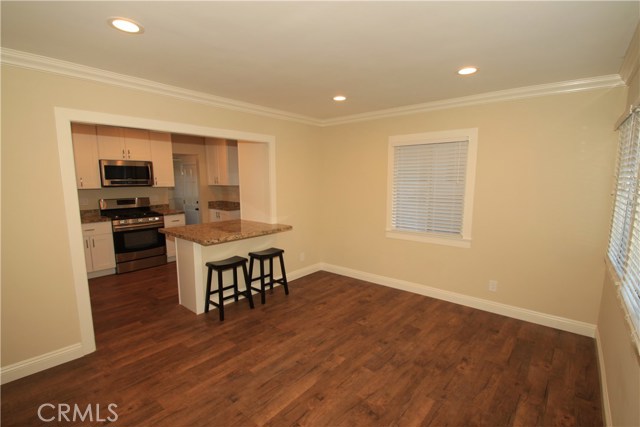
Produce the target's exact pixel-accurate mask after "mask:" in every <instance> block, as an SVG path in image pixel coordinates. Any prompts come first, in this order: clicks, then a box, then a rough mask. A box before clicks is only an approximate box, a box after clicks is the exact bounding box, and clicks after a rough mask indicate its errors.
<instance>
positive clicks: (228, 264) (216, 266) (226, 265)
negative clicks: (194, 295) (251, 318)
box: [204, 256, 253, 321]
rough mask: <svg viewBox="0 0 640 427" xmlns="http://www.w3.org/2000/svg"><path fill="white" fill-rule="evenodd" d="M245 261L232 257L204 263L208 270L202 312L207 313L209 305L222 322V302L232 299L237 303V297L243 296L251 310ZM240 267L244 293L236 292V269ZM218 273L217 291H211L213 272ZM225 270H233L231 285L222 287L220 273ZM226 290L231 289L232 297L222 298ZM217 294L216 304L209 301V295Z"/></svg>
mask: <svg viewBox="0 0 640 427" xmlns="http://www.w3.org/2000/svg"><path fill="white" fill-rule="evenodd" d="M247 261H248V260H247V259H246V258H243V257H240V256H234V257H231V258H227V259H223V260H220V261H212V262H208V263H206V266H207V267H208V268H209V271H208V272H207V293H206V295H205V298H204V300H205V301H204V312H205V313H208V312H209V305H213V306H214V307H217V308H218V313H219V315H220V320H221V321H222V320H224V300H226V299H230V298H233V299H234V300H235V301H238V295H244V296H245V297H246V298H247V299H248V300H249V307H251V308H253V298H252V296H251V287H250V282H249V280H248V279H249V273H247ZM239 267H242V273H243V274H242V276H243V277H244V283H245V287H246V289H245V290H244V291H239V290H238V268H239ZM214 270H215V271H217V272H218V289H215V290H213V291H212V290H211V276H212V273H213V271H214ZM227 270H233V283H232V284H230V285H228V286H224V284H223V281H222V273H223V272H224V271H227ZM228 289H233V295H228V296H226V297H225V296H224V295H223V293H224V291H226V290H228ZM214 294H218V302H213V301H211V299H210V297H211V295H214Z"/></svg>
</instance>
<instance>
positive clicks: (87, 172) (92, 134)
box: [71, 123, 100, 190]
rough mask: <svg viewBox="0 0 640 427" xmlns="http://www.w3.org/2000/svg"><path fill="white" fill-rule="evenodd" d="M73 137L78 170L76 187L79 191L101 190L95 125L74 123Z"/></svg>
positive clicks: (74, 155) (74, 157)
mask: <svg viewBox="0 0 640 427" xmlns="http://www.w3.org/2000/svg"><path fill="white" fill-rule="evenodd" d="M71 137H72V140H73V159H74V163H75V168H76V187H77V188H78V189H79V190H87V189H92V188H100V168H99V166H98V137H97V135H96V127H95V126H94V125H86V124H81V123H72V124H71Z"/></svg>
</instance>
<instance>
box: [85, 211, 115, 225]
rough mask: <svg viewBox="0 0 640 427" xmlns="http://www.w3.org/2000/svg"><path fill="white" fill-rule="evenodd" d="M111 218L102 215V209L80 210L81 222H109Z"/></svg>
mask: <svg viewBox="0 0 640 427" xmlns="http://www.w3.org/2000/svg"><path fill="white" fill-rule="evenodd" d="M109 221H111V219H110V218H107V217H106V216H101V215H100V211H99V210H98V209H91V210H86V211H80V223H81V224H89V223H92V222H109Z"/></svg>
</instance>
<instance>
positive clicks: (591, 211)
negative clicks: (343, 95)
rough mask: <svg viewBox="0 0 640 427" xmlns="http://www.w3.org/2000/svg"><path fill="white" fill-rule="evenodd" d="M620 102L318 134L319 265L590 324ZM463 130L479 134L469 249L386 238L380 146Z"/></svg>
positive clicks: (544, 103)
mask: <svg viewBox="0 0 640 427" xmlns="http://www.w3.org/2000/svg"><path fill="white" fill-rule="evenodd" d="M624 96H625V91H624V89H623V88H617V89H610V90H594V91H589V92H582V93H574V94H563V95H555V96H546V97H540V98H532V99H527V100H520V101H510V102H499V103H493V104H487V105H480V106H474V107H467V108H458V109H452V110H444V111H435V112H429V113H424V114H416V115H413V116H406V117H398V118H392V119H386V120H378V121H376V122H366V123H356V124H350V125H344V126H336V127H332V128H329V129H325V130H324V131H323V132H322V140H323V141H322V144H323V156H324V167H323V169H324V170H325V171H326V172H325V173H324V174H323V186H322V187H323V188H324V191H325V193H324V195H323V202H324V203H323V206H324V207H325V209H324V211H323V215H322V218H323V233H322V234H323V236H324V248H325V253H324V257H323V258H324V261H325V262H327V263H330V264H337V265H340V266H343V267H347V268H350V269H354V270H358V271H364V272H368V273H372V274H376V275H380V276H384V277H393V278H397V279H401V280H405V281H408V282H411V283H414V284H418V285H423V286H430V287H433V288H438V289H442V290H447V291H452V292H456V293H459V294H463V295H468V296H472V297H477V298H483V299H487V300H491V301H496V302H499V303H503V304H508V305H511V306H516V307H520V308H523V309H529V310H534V311H537V312H541V313H546V314H550V315H555V316H560V317H563V318H567V319H573V320H576V321H580V322H587V323H589V324H591V325H593V324H595V323H596V320H597V316H598V305H599V302H600V294H601V290H602V278H603V277H604V262H603V261H604V251H605V244H606V240H607V230H608V223H609V213H610V206H611V199H610V190H611V187H610V184H611V175H612V173H613V165H614V156H615V148H616V146H615V141H616V139H615V134H614V132H613V130H612V123H614V122H615V120H616V119H617V116H618V114H619V111H620V108H621V106H622V105H623V103H624ZM461 128H478V135H479V136H478V158H477V174H476V185H475V188H476V191H475V203H474V208H473V230H472V239H473V240H472V244H471V248H470V249H463V248H454V247H448V246H439V245H434V244H425V243H418V242H410V241H404V240H394V239H389V238H386V237H385V218H386V216H385V215H386V209H385V206H386V189H387V187H386V184H387V144H388V138H389V136H391V135H399V134H410V133H421V132H428V131H440V130H447V129H461ZM490 279H494V280H497V281H498V292H495V293H493V292H489V291H488V289H487V287H488V286H487V285H488V282H489V280H490Z"/></svg>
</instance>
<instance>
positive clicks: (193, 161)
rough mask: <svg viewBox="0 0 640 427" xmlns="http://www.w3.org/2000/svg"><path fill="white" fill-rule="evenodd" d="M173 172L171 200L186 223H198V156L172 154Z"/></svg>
mask: <svg viewBox="0 0 640 427" xmlns="http://www.w3.org/2000/svg"><path fill="white" fill-rule="evenodd" d="M173 173H174V176H175V187H174V190H173V198H172V200H171V202H172V204H173V206H174V207H175V208H176V209H181V210H183V211H184V214H185V222H186V224H187V225H191V224H200V223H201V222H202V219H201V215H200V202H199V198H200V191H199V188H200V184H199V180H198V156H196V155H195V154H174V155H173Z"/></svg>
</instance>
